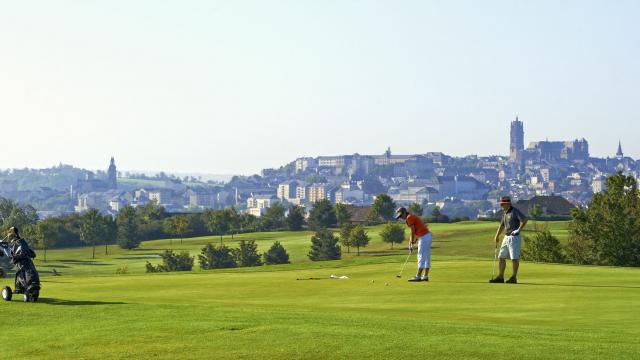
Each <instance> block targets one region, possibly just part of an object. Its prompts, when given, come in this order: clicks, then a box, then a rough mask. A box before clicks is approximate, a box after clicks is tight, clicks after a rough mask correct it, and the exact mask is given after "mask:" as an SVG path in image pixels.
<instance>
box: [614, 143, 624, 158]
mask: <svg viewBox="0 0 640 360" xmlns="http://www.w3.org/2000/svg"><path fill="white" fill-rule="evenodd" d="M616 157H617V158H618V159H620V160H622V159H623V158H624V153H623V152H622V142H620V141H618V152H617V153H616Z"/></svg>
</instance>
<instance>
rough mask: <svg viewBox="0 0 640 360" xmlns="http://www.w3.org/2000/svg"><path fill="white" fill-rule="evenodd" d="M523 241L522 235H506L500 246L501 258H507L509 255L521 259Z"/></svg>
mask: <svg viewBox="0 0 640 360" xmlns="http://www.w3.org/2000/svg"><path fill="white" fill-rule="evenodd" d="M521 242H522V236H520V235H518V236H505V237H504V240H502V246H500V255H498V257H499V258H500V259H506V258H507V256H509V258H510V259H511V260H518V259H520V243H521Z"/></svg>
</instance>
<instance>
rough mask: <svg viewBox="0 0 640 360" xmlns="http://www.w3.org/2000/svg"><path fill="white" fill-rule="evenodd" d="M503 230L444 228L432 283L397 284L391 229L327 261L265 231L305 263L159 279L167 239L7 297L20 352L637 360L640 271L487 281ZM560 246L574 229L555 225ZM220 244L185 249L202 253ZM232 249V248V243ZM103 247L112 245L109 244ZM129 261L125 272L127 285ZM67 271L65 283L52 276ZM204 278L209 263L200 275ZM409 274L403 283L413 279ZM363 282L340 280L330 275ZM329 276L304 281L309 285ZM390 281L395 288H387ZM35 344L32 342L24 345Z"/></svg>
mask: <svg viewBox="0 0 640 360" xmlns="http://www.w3.org/2000/svg"><path fill="white" fill-rule="evenodd" d="M496 226H497V224H496V223H484V222H470V223H461V224H453V225H443V224H434V225H432V226H431V228H432V230H433V232H434V249H433V254H434V256H433V264H432V268H433V270H432V281H431V282H429V283H417V284H411V283H407V282H406V280H400V279H396V278H395V275H397V273H398V271H399V269H400V265H401V262H402V261H404V259H405V258H406V250H394V251H391V250H389V245H388V244H383V243H382V242H381V241H380V239H379V237H378V235H377V232H378V231H379V229H380V228H379V227H376V228H371V229H369V233H370V235H371V236H372V242H371V245H370V246H369V247H367V248H366V249H364V251H361V256H359V257H358V256H355V255H354V254H353V251H352V253H350V254H345V257H344V259H343V260H340V261H330V262H320V263H313V262H310V261H308V259H306V253H307V251H308V248H309V238H310V233H261V234H244V235H242V236H236V237H235V239H234V241H237V240H239V239H254V240H256V241H257V243H258V244H259V247H260V250H261V251H263V250H265V249H266V248H268V247H269V246H270V245H271V244H272V242H273V241H274V240H278V241H281V242H282V243H283V245H284V246H285V248H286V249H287V250H288V251H289V253H290V254H291V259H292V262H293V263H292V264H290V265H278V266H263V267H259V268H240V269H225V270H213V271H200V270H198V269H196V270H194V271H193V272H189V273H171V274H145V273H144V264H145V262H146V261H147V260H149V261H151V262H152V263H158V262H159V259H158V258H157V254H158V253H159V252H160V251H162V250H163V249H165V248H167V247H169V241H168V240H162V241H150V242H145V243H143V246H142V247H141V249H138V250H134V251H124V250H119V249H116V248H115V247H113V248H110V253H111V254H110V255H108V256H105V255H99V256H98V258H97V259H95V261H91V260H90V259H89V257H90V255H91V250H90V249H88V248H78V249H68V250H56V251H50V252H49V253H48V257H49V259H50V261H48V262H47V264H46V265H45V264H44V263H42V262H41V261H38V266H39V268H40V269H41V270H42V271H41V272H42V275H43V276H42V280H43V286H44V288H43V293H42V296H43V299H42V301H41V302H40V303H34V304H23V303H21V302H19V301H17V300H14V301H12V302H11V303H1V304H0V306H1V307H2V310H3V315H4V316H3V317H4V320H3V324H2V326H3V330H4V331H3V335H2V336H3V340H5V341H3V342H2V343H3V344H11V341H10V340H15V345H6V346H5V347H4V348H3V355H4V356H5V357H6V358H52V359H53V358H58V359H69V358H83V359H121V358H131V359H142V358H144V359H148V358H162V359H177V358H204V359H224V358H247V359H249V358H261V359H294V358H295V359H299V358H301V359H344V358H350V359H357V358H376V359H406V358H413V357H420V358H433V359H461V358H468V359H488V358H517V359H541V358H553V359H604V358H612V359H613V358H615V359H625V358H628V359H633V358H638V355H637V354H638V353H640V345H638V341H637V339H638V337H639V335H640V311H637V309H638V305H640V284H639V283H638V278H639V276H640V270H638V269H636V268H613V267H592V266H571V265H557V264H534V263H523V265H522V270H521V277H520V280H521V282H522V283H521V284H518V285H507V284H488V283H487V280H488V279H489V277H490V276H491V266H492V261H491V260H492V256H493V235H494V233H495V229H496ZM551 229H552V231H553V232H554V233H556V234H558V235H559V236H560V237H562V236H563V234H566V223H553V224H552V225H551ZM218 241H219V238H218V237H213V238H194V239H185V241H184V243H183V244H182V245H180V244H179V240H178V241H173V247H174V249H175V250H185V251H190V252H191V253H192V254H197V253H198V252H199V249H200V248H201V247H202V246H204V244H206V243H207V242H218ZM225 243H227V244H229V245H231V246H233V245H234V244H233V243H232V241H231V239H230V238H226V237H225ZM103 250H104V249H103ZM124 264H126V265H127V266H128V268H129V274H127V275H115V270H116V269H117V268H118V267H121V266H123V265H124ZM53 268H56V271H58V272H60V273H61V274H62V276H51V275H49V274H48V272H49V271H51V269H53ZM196 268H197V266H196ZM411 270H413V269H410V268H409V266H408V267H407V271H406V272H405V277H406V276H407V275H409V274H410V273H411ZM332 274H337V275H347V276H349V280H331V279H328V278H329V276H330V275H332ZM309 277H314V278H322V279H323V280H308V281H298V280H296V279H298V278H309ZM386 284H388V285H386ZM22 344H29V345H28V346H23V345H22Z"/></svg>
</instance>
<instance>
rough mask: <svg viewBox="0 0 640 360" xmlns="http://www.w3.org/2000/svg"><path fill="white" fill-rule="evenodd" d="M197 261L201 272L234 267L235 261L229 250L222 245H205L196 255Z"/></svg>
mask: <svg viewBox="0 0 640 360" xmlns="http://www.w3.org/2000/svg"><path fill="white" fill-rule="evenodd" d="M198 261H199V262H200V268H201V269H203V270H208V269H222V268H233V267H236V260H235V259H234V257H233V253H232V251H231V249H229V248H228V247H226V246H224V245H220V246H217V247H216V246H214V245H212V244H207V245H206V246H205V247H203V248H202V252H201V254H200V255H198Z"/></svg>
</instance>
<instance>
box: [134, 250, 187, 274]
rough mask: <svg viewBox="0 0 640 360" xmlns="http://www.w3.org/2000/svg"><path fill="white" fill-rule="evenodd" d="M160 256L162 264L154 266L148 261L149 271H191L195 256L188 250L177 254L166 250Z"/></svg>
mask: <svg viewBox="0 0 640 360" xmlns="http://www.w3.org/2000/svg"><path fill="white" fill-rule="evenodd" d="M160 257H162V264H161V265H157V266H155V267H154V266H153V265H151V263H149V262H147V265H146V267H147V272H173V271H191V270H192V269H193V260H194V258H193V257H192V256H190V255H189V253H188V252H186V251H183V252H181V253H180V254H176V253H174V252H173V251H170V250H166V251H165V252H164V253H162V254H160Z"/></svg>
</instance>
